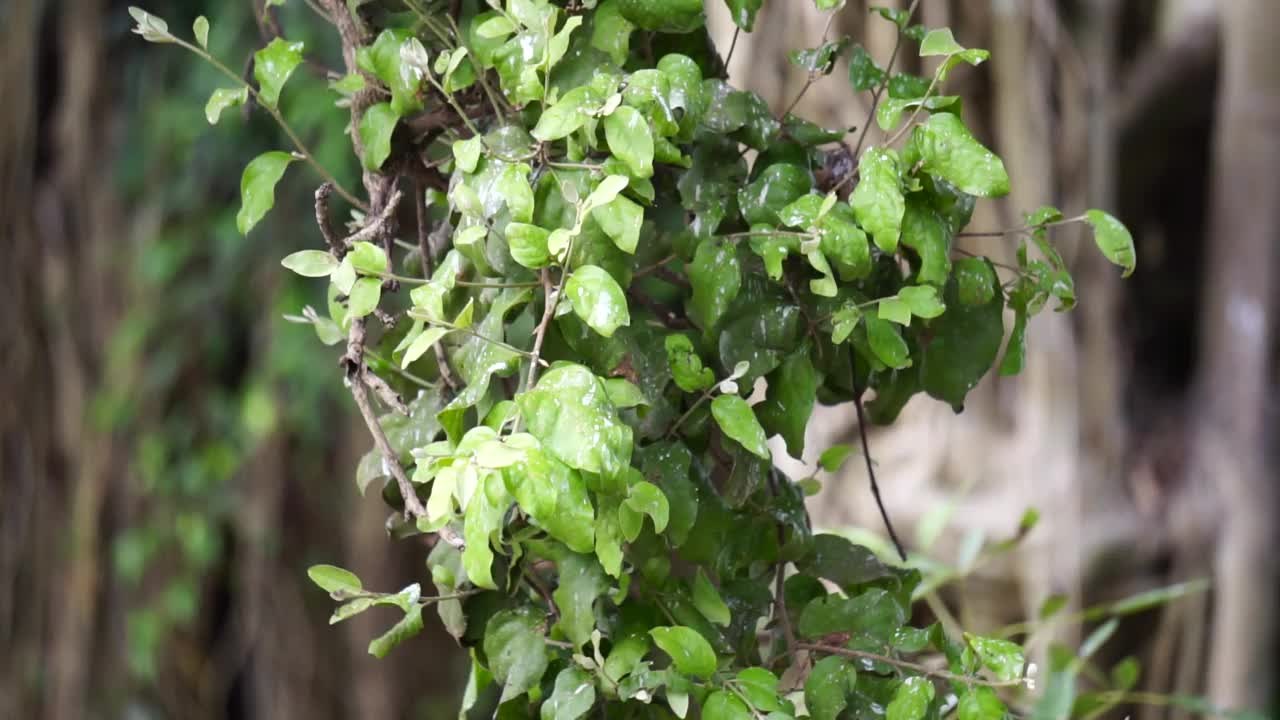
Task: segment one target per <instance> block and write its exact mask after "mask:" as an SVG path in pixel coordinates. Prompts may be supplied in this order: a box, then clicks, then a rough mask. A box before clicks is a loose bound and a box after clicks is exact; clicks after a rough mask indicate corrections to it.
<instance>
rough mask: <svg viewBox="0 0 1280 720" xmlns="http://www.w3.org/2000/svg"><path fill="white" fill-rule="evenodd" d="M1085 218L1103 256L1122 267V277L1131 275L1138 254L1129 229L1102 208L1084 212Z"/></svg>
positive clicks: (1136, 264) (1135, 266)
mask: <svg viewBox="0 0 1280 720" xmlns="http://www.w3.org/2000/svg"><path fill="white" fill-rule="evenodd" d="M1085 220H1086V221H1087V222H1088V223H1089V225H1090V226H1091V227H1092V228H1093V240H1094V242H1095V243H1096V244H1097V246H1098V249H1099V250H1101V251H1102V255H1103V257H1105V258H1106V259H1108V260H1110V261H1111V262H1113V263H1115V264H1116V265H1119V266H1120V267H1122V268H1124V277H1129V276H1130V275H1132V274H1133V271H1134V269H1135V268H1137V266H1138V256H1137V253H1136V252H1135V251H1134V247H1133V236H1132V235H1130V234H1129V229H1128V228H1126V227H1125V226H1124V224H1123V223H1121V222H1120V221H1119V220H1117V219H1116V218H1115V217H1114V216H1112V215H1111V214H1109V213H1106V212H1103V211H1102V210H1090V211H1089V212H1087V213H1085Z"/></svg>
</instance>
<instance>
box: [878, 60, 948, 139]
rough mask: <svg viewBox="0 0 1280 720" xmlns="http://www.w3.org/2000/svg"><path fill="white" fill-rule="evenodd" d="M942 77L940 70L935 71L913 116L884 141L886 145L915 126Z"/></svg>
mask: <svg viewBox="0 0 1280 720" xmlns="http://www.w3.org/2000/svg"><path fill="white" fill-rule="evenodd" d="M939 69H941V68H939ZM941 77H942V73H940V72H935V73H934V74H933V80H931V81H929V87H927V88H925V90H924V96H923V97H921V98H920V104H919V105H916V109H915V110H913V111H911V117H908V118H907V121H906V122H905V123H903V124H902V127H900V128H898V130H897V132H895V133H894V134H893V135H891V136H890V137H889V139H888V140H885V141H884V144H885V147H889V146H890V145H893V144H894V143H896V142H898V140H900V139H902V136H903V135H906V134H907V131H908V130H910V129H911V128H912V127H914V126H915V123H916V118H918V117H920V111H921V110H924V104H925V101H927V100H928V99H929V96H930V95H932V94H933V91H934V90H935V89H937V87H938V79H939V78H941Z"/></svg>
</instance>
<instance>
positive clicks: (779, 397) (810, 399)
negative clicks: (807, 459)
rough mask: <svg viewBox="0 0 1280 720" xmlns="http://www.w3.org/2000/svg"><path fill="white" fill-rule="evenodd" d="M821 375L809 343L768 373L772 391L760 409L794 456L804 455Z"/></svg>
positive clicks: (764, 421)
mask: <svg viewBox="0 0 1280 720" xmlns="http://www.w3.org/2000/svg"><path fill="white" fill-rule="evenodd" d="M819 380H820V378H819V377H818V372H817V370H815V369H814V367H813V361H812V360H811V359H810V358H809V349H808V347H802V348H801V349H800V351H799V352H796V353H792V354H791V355H788V356H787V358H786V359H785V360H783V361H782V364H781V365H779V366H778V369H777V370H774V371H773V372H772V373H770V374H769V391H768V394H767V395H766V396H765V399H764V402H762V403H760V405H759V406H758V408H757V412H758V413H759V415H760V424H761V425H763V426H764V428H765V430H766V431H768V432H769V433H770V434H776V435H781V436H782V440H783V442H785V443H786V445H787V452H788V453H789V454H790V455H791V456H792V457H796V458H798V457H803V456H804V433H805V429H806V428H808V426H809V417H810V416H811V415H812V414H813V404H814V402H815V400H816V398H817V392H818V385H819Z"/></svg>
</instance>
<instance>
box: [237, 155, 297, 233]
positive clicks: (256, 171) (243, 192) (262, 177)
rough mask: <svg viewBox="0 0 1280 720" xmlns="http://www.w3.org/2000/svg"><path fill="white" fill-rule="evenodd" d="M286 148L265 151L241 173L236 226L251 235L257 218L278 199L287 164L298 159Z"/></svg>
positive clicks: (264, 213) (259, 218)
mask: <svg viewBox="0 0 1280 720" xmlns="http://www.w3.org/2000/svg"><path fill="white" fill-rule="evenodd" d="M296 159H297V158H295V157H294V156H293V155H290V154H289V153H287V152H280V151H279V150H273V151H269V152H264V153H262V154H261V155H259V156H258V157H256V158H254V159H253V160H251V161H249V164H248V165H246V166H245V168H244V174H243V175H242V176H241V177H240V212H238V213H236V229H237V230H239V231H240V234H241V235H248V234H249V231H250V230H252V229H253V226H254V225H257V224H258V221H260V220H262V218H263V217H264V216H266V214H267V211H268V210H270V209H271V208H272V206H274V205H275V203H276V183H278V182H280V178H281V177H283V176H284V170H285V168H287V167H289V163H292V162H293V161H294V160H296Z"/></svg>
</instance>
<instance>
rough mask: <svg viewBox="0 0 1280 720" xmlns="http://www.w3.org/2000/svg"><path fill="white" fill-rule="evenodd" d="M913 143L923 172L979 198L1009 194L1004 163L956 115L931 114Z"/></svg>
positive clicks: (915, 134)
mask: <svg viewBox="0 0 1280 720" xmlns="http://www.w3.org/2000/svg"><path fill="white" fill-rule="evenodd" d="M912 143H913V144H914V145H915V146H916V147H917V148H918V150H919V152H920V159H921V160H922V161H923V169H924V171H925V172H927V173H929V174H930V175H934V176H937V177H940V178H942V179H943V180H946V181H947V182H949V183H951V184H952V185H955V186H956V187H957V188H959V189H960V190H961V191H962V192H966V193H968V194H970V195H977V196H978V197H1000V196H1002V195H1008V194H1009V174H1008V173H1007V172H1005V169H1004V163H1003V162H1002V161H1001V160H1000V158H999V157H997V156H996V154H995V153H993V152H991V151H990V150H988V149H987V148H985V147H983V146H982V143H980V142H978V141H977V140H976V139H975V138H974V137H973V135H972V134H971V133H970V132H969V128H967V127H965V126H964V123H963V122H961V120H960V117H959V116H958V115H954V114H952V113H936V114H933V115H930V116H929V119H928V120H926V121H925V122H924V123H922V124H920V125H919V126H917V127H916V129H915V131H914V135H913V138H912Z"/></svg>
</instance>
